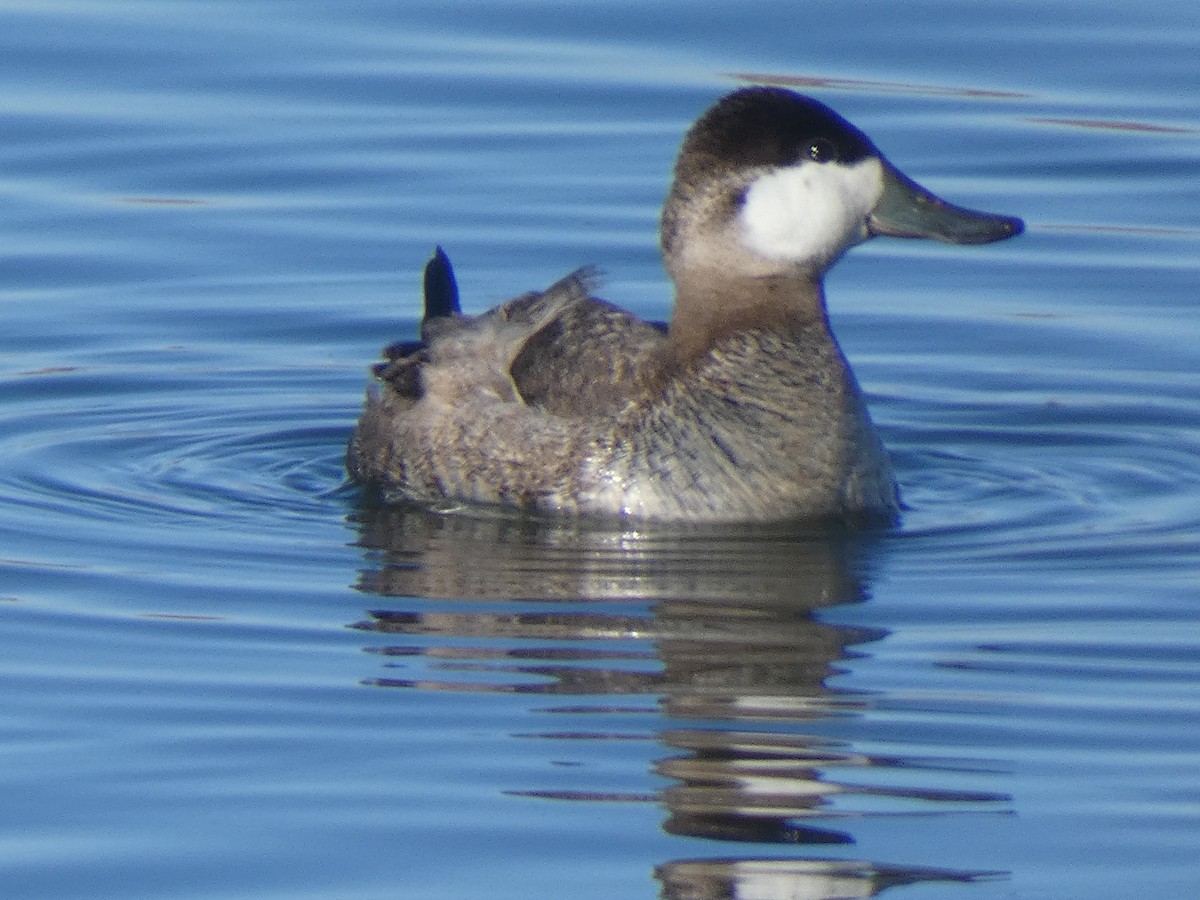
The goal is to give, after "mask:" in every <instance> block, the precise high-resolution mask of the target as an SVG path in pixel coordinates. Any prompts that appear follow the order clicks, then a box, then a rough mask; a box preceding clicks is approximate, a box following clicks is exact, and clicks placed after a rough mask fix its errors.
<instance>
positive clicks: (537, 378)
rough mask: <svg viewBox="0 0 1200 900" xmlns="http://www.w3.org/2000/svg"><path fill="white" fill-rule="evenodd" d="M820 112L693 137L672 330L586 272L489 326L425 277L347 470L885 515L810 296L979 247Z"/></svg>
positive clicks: (483, 499) (494, 498)
mask: <svg viewBox="0 0 1200 900" xmlns="http://www.w3.org/2000/svg"><path fill="white" fill-rule="evenodd" d="M1022 229H1023V225H1022V223H1021V220H1020V219H1016V218H1011V217H1008V216H999V215H990V214H986V213H980V212H974V211H971V210H967V209H962V208H960V207H956V206H952V205H950V204H948V203H946V202H944V201H942V200H940V199H939V198H937V197H935V196H934V195H932V194H931V193H929V192H928V191H926V190H925V189H924V188H922V187H920V186H919V185H917V184H916V183H914V182H913V181H911V180H910V179H909V178H907V177H906V176H905V175H903V174H902V173H900V172H899V171H898V170H897V169H896V168H894V167H893V166H892V165H891V164H890V163H889V162H888V161H887V160H886V159H885V158H884V157H883V155H882V154H881V153H880V152H879V150H877V149H876V147H875V145H874V144H873V143H872V142H871V140H870V139H869V138H868V137H867V136H866V135H865V134H863V133H862V132H861V131H859V130H858V129H857V128H855V127H854V126H853V125H851V124H850V123H849V122H847V121H846V120H845V119H843V118H842V117H841V116H839V115H838V114H837V113H835V112H834V111H833V110H831V109H830V108H829V107H827V106H825V105H824V104H822V103H819V102H817V101H816V100H812V99H810V98H807V97H802V96H800V95H798V94H795V93H792V92H791V91H787V90H782V89H779V88H770V87H751V88H745V89H743V90H738V91H735V92H733V93H732V94H729V95H728V96H726V97H724V98H723V99H722V100H720V101H719V102H718V103H717V104H716V105H714V106H713V107H712V108H711V109H709V110H708V111H707V112H706V113H704V115H703V116H701V117H700V119H699V120H698V121H697V122H696V123H695V124H694V125H693V126H692V127H691V129H690V130H689V131H688V133H687V135H686V137H685V138H684V141H683V147H682V149H681V150H680V153H679V158H678V160H677V162H676V165H675V177H674V182H673V184H672V186H671V190H670V193H669V195H668V196H667V200H666V204H665V205H664V207H663V212H662V233H661V238H662V252H663V257H664V260H665V262H666V267H667V271H668V272H669V273H670V275H671V278H672V280H673V281H674V283H675V308H674V312H673V314H672V317H671V322H670V324H669V325H668V326H663V325H658V324H655V323H651V322H646V321H644V320H642V319H640V318H638V317H637V316H634V315H632V314H631V313H628V312H626V311H624V310H622V309H620V308H618V307H616V306H613V305H612V304H609V303H607V302H605V301H603V300H599V299H596V298H595V297H593V296H592V287H593V281H594V275H593V273H592V271H591V270H588V269H582V270H579V271H577V272H574V273H572V274H570V275H568V276H567V277H566V278H563V279H562V280H561V281H559V282H557V283H555V284H553V285H551V286H550V287H549V288H547V289H546V290H545V291H542V292H537V293H529V294H524V295H522V296H520V297H517V298H515V299H513V300H510V301H508V302H506V303H504V304H502V305H500V306H498V307H496V308H495V309H493V310H491V311H490V312H487V313H484V314H482V315H479V316H466V315H463V314H462V313H461V312H460V310H459V305H458V297H457V290H456V288H455V287H454V277H453V272H452V271H451V269H450V265H449V261H448V260H446V258H445V256H444V255H443V254H442V253H441V251H440V249H439V251H438V253H437V255H436V256H435V257H434V259H433V260H431V262H430V264H429V266H428V267H427V269H426V312H425V318H424V321H423V323H422V326H421V340H420V341H415V342H410V343H404V344H398V345H395V346H393V347H390V348H388V350H387V351H385V355H386V358H387V359H386V361H385V362H383V363H381V364H379V365H378V366H377V367H376V369H375V375H376V378H377V384H376V385H375V386H374V389H373V390H372V391H370V392H369V394H368V399H367V404H366V408H365V410H364V412H363V414H362V418H361V420H360V421H359V423H358V428H357V429H356V431H355V433H354V436H353V438H352V439H351V441H350V447H349V452H348V458H347V467H348V470H349V472H350V475H351V476H352V477H353V478H354V479H355V480H357V481H359V482H362V483H364V484H367V485H372V486H375V487H377V488H379V489H380V490H382V492H383V493H384V495H385V496H386V497H388V498H390V499H397V500H407V501H416V502H419V503H423V504H444V503H445V502H447V501H448V502H450V503H459V502H462V503H484V504H500V505H504V506H512V507H519V508H523V509H527V510H531V511H537V512H544V513H559V514H569V515H609V516H620V517H630V518H639V519H641V518H644V519H654V520H666V521H673V522H736V521H768V520H785V519H798V518H809V517H826V516H838V517H859V516H863V515H871V516H883V517H894V516H895V514H896V510H897V508H898V499H897V490H896V484H895V481H894V479H893V476H892V469H891V466H890V464H889V462H888V458H887V454H886V452H885V451H884V449H883V446H882V444H881V443H880V441H879V437H878V435H877V434H876V431H875V428H874V426H873V425H872V423H871V419H870V417H869V415H868V413H867V410H866V406H865V404H864V402H863V399H862V395H861V392H860V391H859V387H858V384H857V382H856V380H855V378H854V374H853V373H852V372H851V370H850V367H849V365H848V364H847V362H846V359H845V357H844V356H843V355H842V352H841V349H840V348H839V347H838V344H837V341H836V340H835V339H834V337H833V334H832V332H831V331H830V327H829V320H828V316H827V314H826V309H825V294H824V290H823V286H822V280H823V276H824V274H825V272H826V271H827V270H828V269H829V267H830V266H832V265H833V263H834V262H836V261H837V259H838V258H839V257H840V256H841V255H842V254H843V253H844V252H845V251H846V250H847V249H849V248H850V247H853V246H854V245H855V244H859V243H861V242H863V241H865V240H867V239H868V238H870V237H873V236H876V235H888V236H893V237H907V238H917V237H921V238H933V239H935V240H939V241H946V242H949V243H956V244H982V243H988V242H990V241H997V240H1001V239H1003V238H1009V237H1012V236H1014V235H1017V234H1020V232H1021V231H1022Z"/></svg>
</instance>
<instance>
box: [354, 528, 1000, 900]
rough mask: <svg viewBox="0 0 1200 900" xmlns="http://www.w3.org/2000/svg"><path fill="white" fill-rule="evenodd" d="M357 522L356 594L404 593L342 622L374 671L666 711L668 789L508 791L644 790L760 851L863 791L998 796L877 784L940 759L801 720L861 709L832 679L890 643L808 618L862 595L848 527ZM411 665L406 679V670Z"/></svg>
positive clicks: (694, 825) (843, 838)
mask: <svg viewBox="0 0 1200 900" xmlns="http://www.w3.org/2000/svg"><path fill="white" fill-rule="evenodd" d="M358 525H359V530H360V535H361V542H362V544H363V545H364V546H365V547H366V548H368V549H369V550H371V551H373V555H372V556H371V561H372V562H373V563H374V564H373V566H372V567H371V568H369V569H366V570H364V571H363V572H362V574H361V577H360V582H359V585H358V587H359V588H360V589H361V590H362V591H363V592H365V593H368V594H372V595H376V596H379V597H381V598H397V599H398V600H400V601H401V602H397V603H393V604H391V605H390V606H384V607H381V608H378V609H374V610H372V611H371V612H370V617H369V618H368V619H367V620H365V621H362V622H359V623H356V624H355V626H354V627H356V628H359V629H362V630H364V631H370V632H375V633H378V634H380V635H386V636H387V637H388V640H387V642H386V644H385V645H383V646H380V647H374V648H371V649H372V652H375V653H378V654H381V655H382V656H384V657H387V658H388V662H387V663H385V666H388V667H392V666H395V667H396V668H397V675H396V676H395V677H392V676H388V677H381V678H377V679H374V680H373V681H372V682H371V683H372V684H376V685H379V686H385V687H408V688H418V689H422V690H458V691H487V692H508V693H530V694H545V695H566V696H572V697H577V698H580V701H579V702H578V703H577V704H576V705H574V706H571V707H564V708H562V709H561V710H560V711H562V712H565V713H576V714H582V713H585V712H591V713H596V712H610V713H611V712H623V713H626V714H630V715H632V716H634V717H636V716H637V715H638V714H639V713H641V714H643V715H642V718H640V719H638V721H639V722H640V721H645V720H646V719H647V718H652V719H653V721H654V722H655V723H661V722H662V717H663V716H665V717H666V718H667V719H668V720H670V721H672V722H675V723H677V725H678V727H674V728H670V729H665V730H658V731H656V732H655V733H654V734H652V735H651V736H650V739H653V740H655V741H657V742H658V743H659V744H660V745H661V746H662V747H663V748H664V751H665V752H664V754H663V756H662V757H661V758H660V759H659V761H658V762H657V763H656V765H655V771H656V774H658V775H660V776H663V777H664V778H666V779H668V780H669V781H670V782H671V786H669V787H667V788H665V789H664V790H662V791H661V792H659V793H657V794H652V795H630V794H605V793H602V792H596V791H582V790H569V791H564V790H544V789H537V788H527V789H522V790H515V791H513V792H512V793H514V794H520V795H524V796H537V797H549V798H554V799H560V800H586V801H589V802H596V801H601V800H621V801H629V800H637V799H643V800H647V801H654V802H659V803H662V804H663V805H664V807H665V808H666V810H667V818H666V821H665V823H664V826H663V827H664V829H665V830H666V831H667V832H669V833H672V834H677V835H682V836H688V837H700V838H708V839H715V840H720V841H726V842H741V843H755V844H760V845H781V844H787V845H831V844H852V843H853V838H852V836H851V835H850V834H849V833H848V832H847V831H846V828H847V826H848V825H849V824H850V823H852V822H853V821H854V819H855V818H856V817H859V816H862V815H870V814H871V812H872V804H873V803H875V804H881V805H882V804H886V808H887V811H888V814H895V813H896V811H897V804H900V808H903V807H904V805H905V804H908V805H910V806H911V807H912V810H911V811H913V812H920V813H923V814H924V813H928V812H929V811H930V804H933V805H934V806H935V807H943V808H944V807H945V805H946V804H950V805H951V806H952V807H953V808H955V809H956V810H961V809H965V808H975V807H982V808H985V809H986V808H994V807H995V804H997V803H1002V802H1003V801H1004V800H1006V798H1005V797H1003V796H1000V795H992V794H985V793H964V792H958V791H949V790H941V789H939V788H937V787H929V788H915V787H913V786H912V784H911V782H912V778H911V777H909V778H903V779H898V781H901V782H902V783H903V786H896V787H889V786H887V784H886V777H885V773H886V771H887V770H889V769H891V770H895V769H898V768H900V767H906V768H911V767H913V766H915V765H920V766H923V767H925V768H933V769H935V770H936V768H937V766H936V764H931V763H928V762H927V761H925V762H923V761H913V760H897V759H885V758H881V757H877V756H871V755H868V754H862V753H858V752H856V751H855V750H854V748H853V747H851V746H849V745H848V744H846V743H845V742H841V741H838V740H835V739H832V738H830V737H827V736H822V735H820V734H813V733H809V731H811V730H813V729H808V728H806V726H807V725H809V724H814V725H815V724H816V723H828V722H830V721H831V720H836V719H837V718H839V717H847V716H854V715H858V714H860V710H861V708H862V705H863V703H864V698H861V697H857V696H855V695H852V694H848V693H845V692H838V691H835V690H833V689H831V688H829V687H828V686H827V683H828V680H829V678H830V677H831V676H832V675H835V674H837V673H838V672H839V671H840V670H839V664H840V663H842V662H844V661H846V660H849V659H852V658H853V656H854V655H855V653H856V649H855V648H857V647H859V646H862V645H866V644H869V643H870V642H873V641H877V640H880V639H881V638H883V637H885V636H886V632H883V631H880V630H871V629H863V628H848V627H844V626H836V625H831V624H828V623H825V622H822V621H820V620H819V618H817V617H816V616H815V615H814V613H815V612H816V611H817V610H820V609H822V608H826V607H829V606H833V605H835V604H845V603H858V602H861V601H862V600H863V599H864V598H865V588H864V585H865V584H866V583H867V582H868V580H869V564H870V542H869V539H867V538H864V537H863V536H862V535H861V534H855V533H849V532H831V531H829V530H824V531H820V532H817V531H802V530H798V529H796V528H791V529H788V528H784V527H778V528H761V527H756V528H754V529H752V530H747V529H722V530H714V529H711V528H706V529H703V530H700V529H695V528H692V529H687V530H677V529H676V530H663V529H654V530H642V529H633V528H630V529H624V530H623V529H620V528H614V527H612V526H611V525H598V524H595V525H591V524H588V523H582V522H578V521H575V522H570V523H552V522H551V523H548V522H545V521H536V520H531V519H527V518H526V519H521V518H512V517H498V518H467V517H459V516H439V515H437V514H434V513H428V512H423V511H416V510H412V511H410V510H400V509H395V508H383V507H372V508H364V509H362V510H361V511H360V513H359V520H358ZM481 639H484V640H481ZM406 658H419V659H420V661H421V663H422V664H421V665H419V666H411V667H409V666H405V665H404V660H405V659H406ZM408 668H411V669H412V670H413V671H414V672H416V673H419V674H415V675H412V676H409V677H405V676H404V674H403V673H404V672H405V671H406V670H407V669H408ZM434 673H436V674H434ZM585 698H586V699H585ZM615 698H624V699H623V700H618V699H615ZM575 720H576V721H577V720H578V715H576V716H575ZM534 737H542V738H545V739H548V740H557V741H561V740H564V739H574V740H587V741H595V740H601V739H606V738H607V739H613V740H615V739H629V738H630V735H628V734H598V733H591V732H588V733H578V732H572V733H570V734H564V733H563V732H561V731H560V732H554V733H546V734H544V735H535V736H534ZM657 875H658V878H659V880H660V882H661V884H662V889H663V896H664V897H666V898H684V897H686V898H710V897H712V898H716V897H729V898H734V897H756V898H761V900H771V898H774V897H797V896H804V897H817V898H820V897H830V898H832V897H866V896H873V895H874V894H876V893H878V892H879V891H880V890H883V889H885V888H887V887H890V886H892V885H896V884H906V883H911V882H913V881H924V880H929V879H935V880H942V879H952V880H962V879H972V878H975V877H978V876H979V875H980V873H961V872H949V871H942V870H936V869H919V868H897V867H877V866H874V865H872V864H869V863H848V862H844V861H837V860H816V859H800V860H797V859H788V860H780V859H753V858H745V857H739V858H735V859H724V860H711V859H710V860H698V861H686V860H680V861H674V862H668V863H665V864H663V865H662V866H660V867H659V869H658V872H657Z"/></svg>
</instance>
